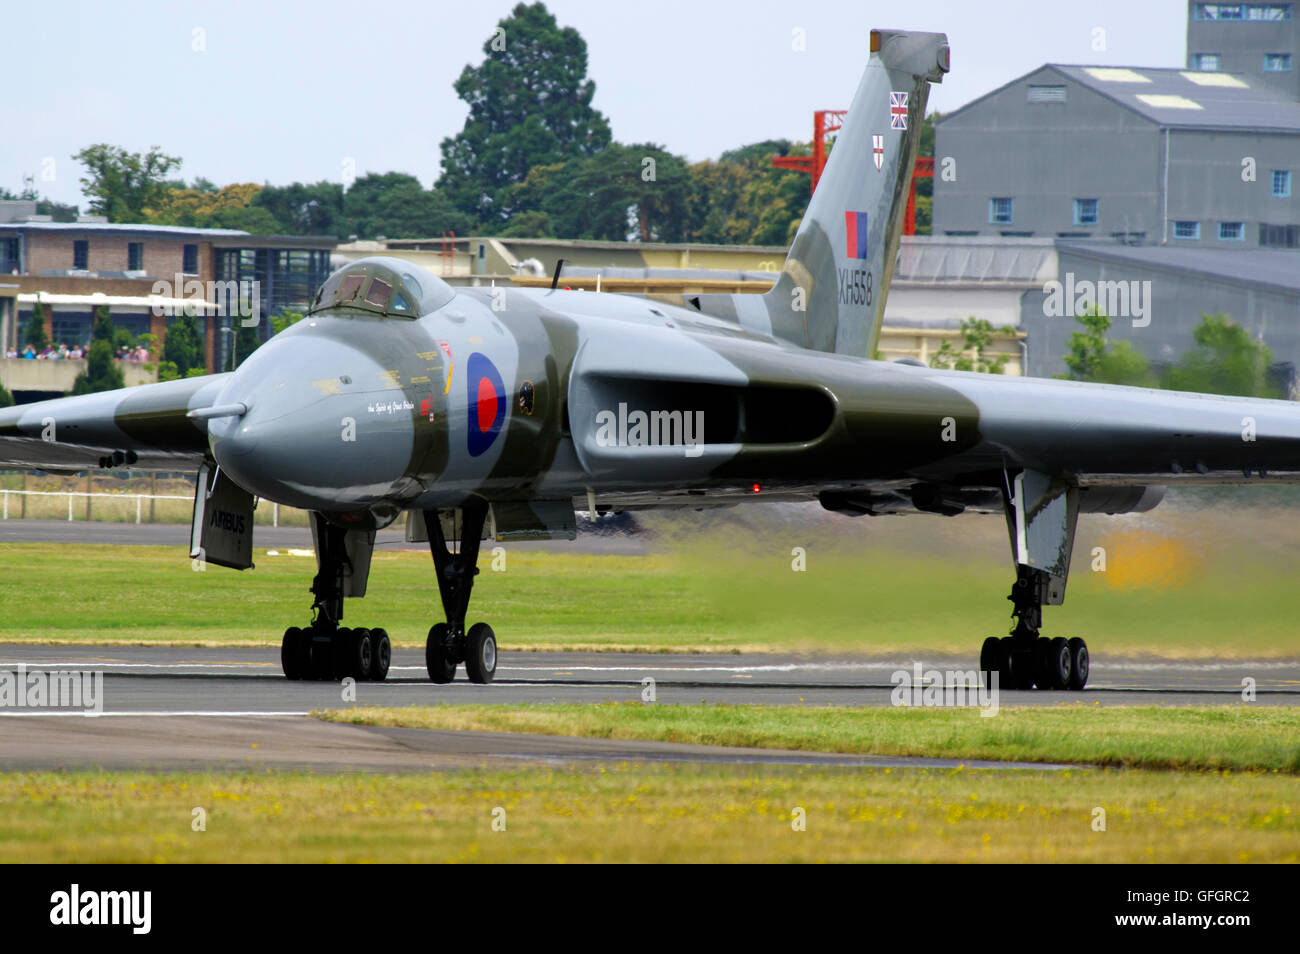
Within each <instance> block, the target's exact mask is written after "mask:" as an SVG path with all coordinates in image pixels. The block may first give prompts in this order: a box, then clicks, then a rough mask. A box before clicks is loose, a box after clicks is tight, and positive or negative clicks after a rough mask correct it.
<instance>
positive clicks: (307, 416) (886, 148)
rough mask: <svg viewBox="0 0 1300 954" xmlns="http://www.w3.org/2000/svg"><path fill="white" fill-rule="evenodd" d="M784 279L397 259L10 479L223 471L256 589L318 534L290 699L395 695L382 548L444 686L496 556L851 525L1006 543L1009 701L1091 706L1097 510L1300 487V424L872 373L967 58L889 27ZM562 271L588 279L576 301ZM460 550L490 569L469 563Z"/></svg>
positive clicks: (932, 374)
mask: <svg viewBox="0 0 1300 954" xmlns="http://www.w3.org/2000/svg"><path fill="white" fill-rule="evenodd" d="M869 45H870V51H869V56H868V59H867V64H866V69H865V72H864V74H863V76H862V80H861V83H860V85H859V86H858V89H857V92H856V94H855V96H854V98H853V101H852V106H851V108H850V110H849V112H848V115H847V117H846V119H845V122H844V125H843V127H842V129H841V131H840V134H839V138H838V140H837V142H836V144H835V148H834V150H833V151H832V153H831V157H830V161H829V163H828V165H827V167H826V170H825V173H824V175H823V177H822V179H821V181H820V184H819V185H818V188H817V191H816V193H815V195H814V196H813V198H812V201H811V204H810V205H809V207H808V210H807V213H806V215H805V216H804V218H803V221H802V223H801V225H800V228H799V230H798V234H797V235H796V237H795V240H794V243H793V245H792V247H791V249H790V252H789V256H788V257H787V259H786V261H785V264H784V266H783V269H782V272H781V274H780V277H779V279H778V281H777V282H776V284H775V285H774V286H773V288H772V289H771V290H770V291H769V292H767V293H766V294H764V295H712V296H710V295H701V296H699V297H698V298H690V299H688V300H686V301H684V302H683V303H682V305H680V306H674V305H670V304H666V303H661V302H657V301H654V300H649V299H645V298H639V297H633V296H621V295H611V294H589V293H581V292H572V291H566V290H563V289H557V288H555V287H554V285H553V287H552V288H551V289H550V290H547V289H517V288H508V289H507V288H472V287H466V288H452V287H451V286H450V285H448V284H447V283H445V282H444V281H442V280H441V279H440V278H438V277H437V276H435V275H433V274H431V273H430V272H428V271H426V270H424V269H422V268H420V267H418V266H415V265H412V264H410V263H407V262H404V261H400V260H396V259H392V258H368V259H363V260H361V261H357V262H354V263H352V264H350V265H348V266H346V267H344V268H342V269H340V270H339V271H337V272H335V273H334V274H333V275H332V276H331V277H330V278H329V279H328V280H327V281H326V282H325V284H324V285H323V286H321V288H320V289H319V291H318V292H317V294H316V296H315V300H314V302H313V303H312V305H311V306H310V309H309V310H308V312H307V314H306V316H305V317H304V319H303V320H302V321H300V322H298V323H297V324H294V325H293V326H291V327H289V328H288V329H286V330H284V331H282V332H281V333H279V334H277V335H275V336H274V337H273V338H271V339H270V340H269V341H267V342H266V343H265V344H264V345H263V346H262V347H261V348H259V349H258V350H257V351H256V352H254V353H253V354H252V355H251V356H250V357H249V358H248V359H247V360H246V361H245V362H244V363H243V364H242V365H240V367H239V368H238V369H237V370H235V371H233V372H230V373H225V374H214V375H208V376H205V377H199V378H192V379H186V380H180V381H169V382H164V383H159V384H150V385H144V386H139V387H133V388H127V389H123V390H120V391H110V392H105V393H100V394H92V395H86V396H79V397H68V398H61V399H58V400H53V401H46V402H41V403H37V404H30V405H25V406H20V407H15V408H10V409H7V410H4V411H0V464H3V465H5V466H20V467H41V468H46V469H64V470H73V469H84V468H86V467H93V466H96V465H98V466H101V467H111V466H115V465H121V464H134V465H138V466H142V467H154V468H161V469H168V470H179V469H188V470H190V471H192V472H195V473H196V474H197V479H196V496H195V507H194V525H193V530H192V556H193V557H195V558H196V559H202V560H206V561H208V562H211V563H216V564H219V565H224V566H229V567H235V568H240V569H243V568H247V567H249V566H251V563H252V561H251V555H252V532H253V528H252V523H253V520H252V518H253V507H254V504H255V502H256V498H261V499H263V500H270V501H276V502H279V503H281V504H285V505H289V506H293V507H300V508H305V509H307V510H309V511H310V512H311V515H312V516H311V527H312V533H313V537H314V540H315V551H316V559H317V573H316V575H315V578H314V580H313V582H312V585H311V591H312V594H313V595H314V602H313V605H312V608H311V609H312V617H313V622H312V623H311V624H310V625H309V626H307V627H306V628H301V629H300V628H296V627H295V628H291V629H289V630H288V631H287V632H286V633H285V634H284V637H283V642H282V654H281V655H282V661H283V666H284V672H285V675H286V676H288V677H289V678H291V679H299V678H341V677H342V676H345V675H351V676H354V677H356V678H361V679H383V678H384V677H385V676H386V674H387V671H388V664H389V658H390V647H389V639H388V635H387V634H386V633H385V632H384V631H383V630H382V629H362V628H346V627H343V626H342V625H341V624H342V621H343V609H344V601H345V599H346V598H348V597H360V596H364V595H365V592H366V587H367V580H368V576H369V568H370V556H371V553H372V550H373V546H374V540H375V533H376V531H377V530H378V529H381V528H383V527H385V526H386V525H388V524H390V523H392V522H393V521H395V520H396V519H398V518H399V517H401V516H402V515H403V514H405V515H406V529H407V537H408V539H411V540H428V542H429V546H430V549H431V551H432V555H433V563H434V569H435V576H436V579H437V583H438V589H439V592H440V595H441V598H442V604H443V609H444V612H445V617H446V621H445V622H438V623H436V624H435V625H434V626H433V627H432V628H431V629H430V630H429V633H428V639H427V644H426V661H427V664H428V670H429V675H430V677H431V678H432V680H433V681H434V682H447V681H450V680H451V679H453V678H454V676H455V672H456V669H457V667H458V665H459V664H460V663H462V662H463V663H464V664H465V670H466V673H467V674H468V677H469V678H470V679H471V680H473V681H475V682H489V681H490V680H491V679H492V676H493V673H494V671H495V669H496V655H497V649H496V637H495V634H494V633H493V631H492V629H491V627H490V626H488V625H487V624H485V623H476V624H475V625H473V626H470V627H468V628H466V616H467V610H468V607H469V600H470V593H471V590H472V586H473V582H474V576H475V574H476V573H477V568H476V563H477V556H478V550H479V543H480V541H481V540H482V539H484V538H485V537H486V538H488V539H496V540H512V539H521V538H530V537H531V538H570V539H571V538H573V537H574V535H575V533H576V520H575V510H588V511H597V512H604V511H606V510H607V509H611V508H612V509H615V510H636V509H639V508H650V507H692V508H698V507H702V506H711V505H729V504H738V503H742V502H745V501H757V500H763V501H769V500H782V501H819V502H820V503H821V504H822V505H823V506H824V507H826V508H828V509H830V510H834V511H838V512H841V513H846V514H854V515H874V514H889V513H900V512H929V513H939V514H946V515H955V514H957V513H960V512H962V511H963V510H975V511H993V512H1001V513H1004V514H1005V516H1006V522H1007V528H1008V531H1009V538H1010V542H1011V550H1012V557H1013V562H1014V566H1015V581H1014V584H1013V587H1012V591H1011V596H1010V599H1011V601H1012V604H1013V610H1012V618H1013V620H1014V623H1013V628H1012V630H1011V633H1010V635H1008V636H1005V637H1001V638H998V637H989V638H988V639H986V640H985V642H984V645H983V648H982V651H981V654H980V667H981V669H982V670H984V671H985V672H989V673H997V674H998V678H999V680H1000V684H1001V685H1002V686H1003V687H1017V688H1030V687H1033V686H1037V687H1041V688H1056V689H1062V688H1067V687H1069V688H1073V689H1080V688H1082V687H1083V686H1084V684H1085V683H1086V681H1087V678H1088V648H1087V644H1086V643H1085V642H1084V641H1083V640H1082V639H1078V638H1075V639H1070V640H1066V639H1064V638H1061V637H1057V638H1048V637H1046V636H1042V635H1040V627H1041V625H1042V609H1043V607H1044V606H1045V605H1057V604H1060V603H1061V602H1062V601H1063V599H1064V596H1065V585H1066V579H1067V577H1068V574H1069V569H1070V554H1071V549H1072V546H1073V542H1074V532H1075V525H1076V521H1077V518H1078V514H1079V513H1097V512H1105V513H1128V512H1137V511H1143V510H1147V509H1150V508H1151V507H1153V506H1155V505H1156V503H1158V502H1159V500H1160V497H1161V495H1162V493H1163V489H1162V484H1163V483H1165V482H1168V481H1169V480H1171V479H1191V480H1200V481H1204V482H1209V483H1215V482H1217V483H1235V482H1242V481H1254V480H1259V479H1262V478H1265V477H1270V478H1274V479H1282V480H1290V481H1296V480H1300V408H1297V407H1296V406H1295V405H1294V404H1291V403H1288V402H1284V401H1268V400H1253V399H1244V398H1231V397H1221V396H1214V395H1200V394H1186V393H1171V392H1166V391H1156V390H1146V389H1139V388H1127V387H1113V386H1106V385H1095V384H1086V383H1077V382H1069V381H1057V380H1036V379H1027V378H1009V377H1004V376H1001V375H990V374H977V373H969V372H957V371H944V370H936V369H931V368H927V367H923V366H919V365H909V364H905V363H896V362H883V361H878V360H872V359H871V355H873V354H874V353H875V348H876V341H877V337H878V335H879V333H880V326H881V321H882V317H883V315H884V306H885V295H886V293H887V290H888V288H889V281H890V274H891V271H892V268H893V263H894V261H895V256H896V254H897V245H898V236H899V233H900V230H901V223H902V217H903V212H904V206H905V203H906V197H907V190H908V183H909V181H910V179H911V175H912V169H913V163H914V160H915V157H916V152H917V142H918V138H919V133H920V126H921V120H922V117H923V116H924V114H925V104H926V98H927V95H928V91H929V86H930V84H931V83H936V82H940V81H941V80H942V78H943V74H944V73H946V72H947V71H948V66H949V58H948V44H947V38H946V37H945V36H944V35H942V34H935V33H915V32H904V31H892V30H876V31H872V32H871V34H870V42H869ZM557 274H558V273H557ZM457 540H459V546H458V547H457V546H456V545H455V541H457Z"/></svg>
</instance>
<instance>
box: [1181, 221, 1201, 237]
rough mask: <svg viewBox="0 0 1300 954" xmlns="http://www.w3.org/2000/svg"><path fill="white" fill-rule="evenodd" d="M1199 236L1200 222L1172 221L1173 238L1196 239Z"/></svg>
mask: <svg viewBox="0 0 1300 954" xmlns="http://www.w3.org/2000/svg"><path fill="white" fill-rule="evenodd" d="M1200 237H1201V223H1200V222H1192V221H1182V222H1175V223H1174V238H1176V239H1198V238H1200Z"/></svg>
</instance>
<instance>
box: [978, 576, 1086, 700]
mask: <svg viewBox="0 0 1300 954" xmlns="http://www.w3.org/2000/svg"><path fill="white" fill-rule="evenodd" d="M1016 569H1017V575H1016V582H1015V585H1014V586H1013V587H1012V589H1011V595H1010V596H1008V597H1007V599H1009V600H1011V602H1012V605H1013V606H1014V607H1015V609H1013V610H1012V615H1013V616H1014V617H1015V619H1016V624H1015V627H1014V628H1013V629H1012V630H1011V635H1010V636H1003V637H1001V638H998V637H997V636H990V637H989V638H988V639H986V640H984V646H983V648H981V649H980V670H981V671H982V672H984V673H992V672H996V673H997V674H998V685H999V686H1000V687H1001V688H1003V689H1061V690H1063V689H1074V690H1078V689H1082V688H1083V687H1084V686H1085V685H1087V683H1088V644H1087V643H1086V642H1084V641H1083V640H1082V639H1079V638H1078V637H1077V636H1076V637H1075V638H1073V639H1065V638H1064V637H1062V636H1056V637H1049V636H1042V635H1039V632H1038V630H1039V627H1040V626H1042V622H1043V593H1044V590H1045V588H1046V587H1047V586H1048V583H1049V581H1048V580H1047V579H1046V577H1047V576H1048V574H1046V573H1044V572H1043V571H1042V570H1036V569H1034V568H1032V567H1028V566H1024V565H1020V566H1018V567H1017V568H1016ZM985 678H986V679H987V676H986V677H985Z"/></svg>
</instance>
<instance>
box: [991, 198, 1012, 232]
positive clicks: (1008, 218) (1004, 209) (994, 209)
mask: <svg viewBox="0 0 1300 954" xmlns="http://www.w3.org/2000/svg"><path fill="white" fill-rule="evenodd" d="M1014 220H1015V208H1014V205H1013V203H1012V201H1011V199H1009V198H1006V197H1005V196H1003V197H998V198H992V199H989V222H991V223H992V224H993V225H1010V224H1011V223H1012V222H1013V221H1014Z"/></svg>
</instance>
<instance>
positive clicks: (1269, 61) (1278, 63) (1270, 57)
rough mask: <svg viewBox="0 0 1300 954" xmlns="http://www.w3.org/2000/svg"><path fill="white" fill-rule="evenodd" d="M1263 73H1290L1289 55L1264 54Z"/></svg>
mask: <svg viewBox="0 0 1300 954" xmlns="http://www.w3.org/2000/svg"><path fill="white" fill-rule="evenodd" d="M1264 72H1265V73H1290V72H1291V54H1290V53H1265V54H1264Z"/></svg>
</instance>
